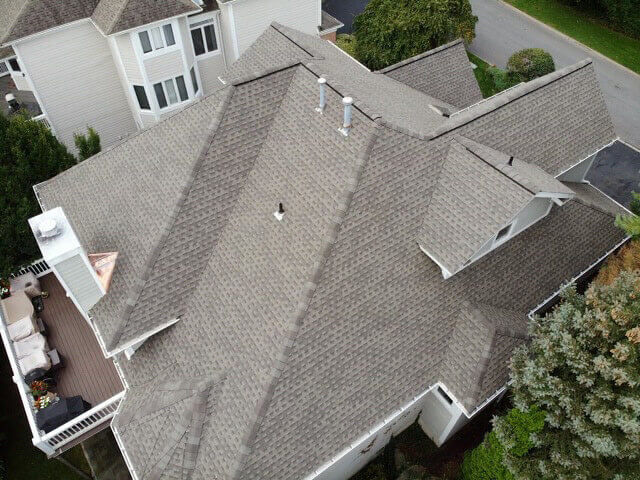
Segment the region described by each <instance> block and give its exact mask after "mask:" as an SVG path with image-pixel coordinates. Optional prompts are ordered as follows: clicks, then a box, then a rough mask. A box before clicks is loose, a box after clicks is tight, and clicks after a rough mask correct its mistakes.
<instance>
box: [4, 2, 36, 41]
mask: <svg viewBox="0 0 640 480" xmlns="http://www.w3.org/2000/svg"><path fill="white" fill-rule="evenodd" d="M27 5H29V0H24V1H23V2H22V5H21V6H20V8H19V9H18V13H17V14H16V16H15V17H14V18H13V20H12V22H11V23H10V24H9V25H8V27H7V31H6V32H4V34H3V35H2V38H1V39H0V45H4V42H5V40H6V38H7V37H8V36H9V34H10V33H11V31H12V30H13V27H15V26H16V24H17V23H18V20H19V19H20V16H21V15H22V14H23V13H24V10H25V9H26V8H27Z"/></svg>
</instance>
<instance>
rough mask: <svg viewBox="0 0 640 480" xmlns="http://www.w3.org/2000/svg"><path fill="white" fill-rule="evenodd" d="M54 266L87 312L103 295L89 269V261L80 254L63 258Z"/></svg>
mask: <svg viewBox="0 0 640 480" xmlns="http://www.w3.org/2000/svg"><path fill="white" fill-rule="evenodd" d="M53 268H54V269H55V270H56V271H57V273H58V274H59V275H60V277H61V278H62V280H63V281H64V283H66V284H67V287H68V288H69V290H70V291H71V293H72V294H73V296H74V297H75V299H76V301H77V302H78V303H79V304H80V306H81V307H82V309H83V310H84V311H85V312H88V311H89V309H90V308H91V307H93V306H94V305H95V304H96V303H98V300H100V298H101V297H102V291H101V290H100V288H99V287H98V284H97V283H96V281H95V280H94V278H93V276H92V275H91V272H90V271H89V268H88V265H87V263H86V262H85V261H84V259H83V258H82V257H81V256H80V255H75V256H73V257H71V258H69V259H67V260H63V261H62V262H60V263H58V264H57V265H53Z"/></svg>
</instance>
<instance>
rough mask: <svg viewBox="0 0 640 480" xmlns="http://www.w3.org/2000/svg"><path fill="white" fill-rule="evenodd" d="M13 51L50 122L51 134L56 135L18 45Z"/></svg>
mask: <svg viewBox="0 0 640 480" xmlns="http://www.w3.org/2000/svg"><path fill="white" fill-rule="evenodd" d="M13 51H14V52H15V53H16V58H17V59H18V62H20V68H22V73H24V78H25V80H26V81H27V84H28V85H29V88H30V89H31V93H33V96H34V97H36V100H37V102H38V106H39V107H40V110H41V111H42V113H43V114H44V116H45V117H46V118H47V120H48V121H49V129H50V130H51V133H53V134H54V135H55V134H56V129H55V127H54V125H53V122H52V121H51V117H50V116H49V114H48V113H47V110H46V109H45V108H44V103H43V102H42V98H40V95H39V94H38V91H37V90H36V88H35V86H34V85H33V82H32V81H31V75H29V72H28V71H27V69H26V65H25V63H24V61H23V60H22V54H21V53H20V49H19V48H18V46H17V45H13Z"/></svg>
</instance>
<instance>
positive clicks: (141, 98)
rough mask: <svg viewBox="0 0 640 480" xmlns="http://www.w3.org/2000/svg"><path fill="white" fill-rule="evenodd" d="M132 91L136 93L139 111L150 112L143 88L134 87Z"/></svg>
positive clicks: (139, 86)
mask: <svg viewBox="0 0 640 480" xmlns="http://www.w3.org/2000/svg"><path fill="white" fill-rule="evenodd" d="M133 90H134V91H135V93H136V98H137V99H138V105H139V106H140V110H151V105H149V99H148V98H147V92H146V90H145V89H144V87H143V86H141V85H134V86H133Z"/></svg>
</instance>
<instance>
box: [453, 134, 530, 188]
mask: <svg viewBox="0 0 640 480" xmlns="http://www.w3.org/2000/svg"><path fill="white" fill-rule="evenodd" d="M457 136H458V137H461V138H464V139H466V140H469V141H471V142H473V143H477V144H478V145H480V146H483V147H485V148H489V149H491V150H493V151H495V152H498V153H503V152H501V151H500V150H497V149H495V148H493V147H490V146H489V145H485V144H484V143H480V142H476V141H474V140H471V139H470V138H467V137H465V136H464V135H457ZM452 141H455V142H458V143H459V144H460V145H462V147H463V148H464V149H465V150H466V151H468V152H469V153H470V154H471V155H473V156H474V157H476V158H478V159H479V160H481V161H482V162H484V163H485V164H487V165H489V167H491V168H493V169H494V170H495V171H496V172H498V173H500V174H502V175H503V176H505V177H507V178H508V179H509V180H511V181H512V182H513V183H515V184H517V185H518V186H520V187H521V188H523V189H524V190H526V191H527V192H529V193H531V194H532V195H535V192H534V191H532V190H531V189H530V188H529V187H527V186H525V185H523V184H522V182H520V181H518V180H516V179H515V178H514V177H512V176H510V175H507V174H506V173H505V172H504V170H502V169H500V168H498V167H496V166H495V165H493V164H492V163H491V162H489V161H487V160H485V159H484V158H482V157H481V156H480V155H478V154H477V153H476V152H474V151H473V150H471V149H470V148H469V147H467V146H466V145H465V144H464V143H462V142H460V141H459V140H457V139H456V138H453V140H452ZM503 155H506V153H504V154H503ZM511 158H513V157H511ZM518 161H520V162H523V163H527V162H525V161H524V160H518ZM527 164H528V163H527Z"/></svg>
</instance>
